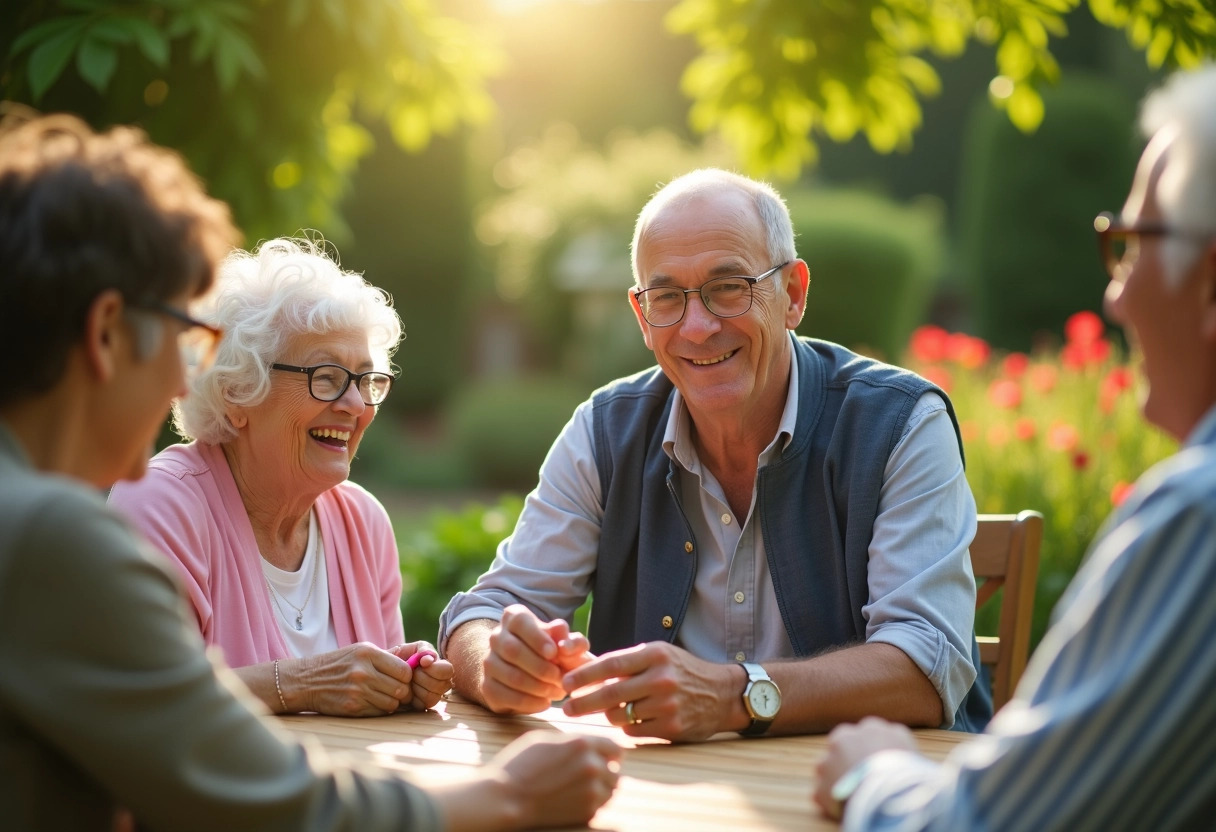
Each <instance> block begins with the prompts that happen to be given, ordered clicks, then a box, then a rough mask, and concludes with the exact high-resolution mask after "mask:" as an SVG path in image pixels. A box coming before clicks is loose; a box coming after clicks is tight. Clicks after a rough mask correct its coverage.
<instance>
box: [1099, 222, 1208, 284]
mask: <svg viewBox="0 0 1216 832" xmlns="http://www.w3.org/2000/svg"><path fill="white" fill-rule="evenodd" d="M1094 231H1096V232H1098V251H1099V253H1100V254H1101V256H1102V265H1104V266H1105V267H1106V272H1107V274H1109V275H1110V277H1111V280H1115V281H1118V282H1120V283H1121V282H1123V281H1124V280H1127V274H1128V272H1129V271H1130V270H1131V268H1132V266H1134V265H1135V264H1136V259H1137V258H1138V257H1139V256H1140V238H1141V237H1188V238H1190V239H1193V240H1209V239H1211V238H1212V237H1214V236H1216V233H1213V232H1210V231H1209V232H1206V233H1205V232H1201V231H1189V230H1186V229H1181V228H1174V227H1172V226H1169V225H1166V224H1165V223H1163V222H1146V223H1143V224H1141V225H1124V224H1123V222H1122V221H1121V220H1120V219H1119V218H1118V217H1116V216H1115V215H1114V214H1112V213H1110V212H1109V211H1103V212H1102V213H1101V214H1098V216H1097V217H1096V218H1095V219H1094Z"/></svg>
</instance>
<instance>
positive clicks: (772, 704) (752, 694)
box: [747, 679, 781, 719]
mask: <svg viewBox="0 0 1216 832" xmlns="http://www.w3.org/2000/svg"><path fill="white" fill-rule="evenodd" d="M747 701H748V702H750V703H751V706H752V713H753V714H754V716H755V718H756V719H772V718H773V717H775V716H776V715H777V711H778V709H780V708H781V691H779V690H777V686H776V685H774V684H773V683H772V682H770V681H768V680H767V679H760V680H758V681H755V682H753V683H752V686H751V689H750V690H748V692H747Z"/></svg>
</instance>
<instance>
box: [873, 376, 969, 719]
mask: <svg viewBox="0 0 1216 832" xmlns="http://www.w3.org/2000/svg"><path fill="white" fill-rule="evenodd" d="M975 528H976V512H975V500H974V498H973V497H972V495H971V489H970V487H969V486H968V485H967V478H966V476H965V474H964V472H963V461H962V457H961V455H960V453H959V448H958V439H957V435H956V433H955V431H954V425H953V422H952V421H951V419H950V415H949V413H947V411H946V405H945V402H943V401H942V399H941V397H940V396H938V395H937V394H936V393H925V394H924V395H923V396H922V397H921V398H920V400H919V401H918V402H917V404H916V407H915V408H914V409H913V411H912V414H911V416H909V418H908V427H907V429H906V431H905V433H904V436H903V438H902V439H901V440H900V441H899V443H898V444H897V445H896V447H895V449H894V450H893V451H892V452H891V456H890V458H889V459H888V461H887V467H886V471H885V472H884V481H883V487H882V493H881V495H880V497H879V504H878V516H877V518H876V519H875V521H874V534H873V538H872V540H871V542H870V550H869V579H868V580H869V600H868V602H867V604H866V606H865V607H864V608H863V609H862V614H863V615H864V616H865V619H866V641H867V642H882V643H886V644H890V645H893V646H895V647H898V648H899V649H900V650H902V651H903V652H904V653H906V654H907V655H908V657H909V658H910V659H912V661H913V662H915V663H916V665H917V666H918V667H919V668H920V669H921V671H922V672H923V673H924V674H925V676H926V677H927V678H928V679H929V681H930V682H931V683H932V684H933V687H934V688H935V689H936V690H937V693H938V695H939V696H940V697H941V700H942V713H943V714H944V715H945V716H946V723H945V725H944V727H949V725H951V724H953V715H954V713H955V711H956V710H957V709H958V707H959V704H960V703H961V702H962V701H963V697H964V696H966V694H967V691H968V690H970V689H971V685H972V683H973V682H974V681H975V677H976V668H975V666H974V665H973V664H972V662H971V658H970V655H971V639H972V633H973V630H974V626H975V577H974V574H973V573H972V571H971V559H970V556H969V553H968V546H970V544H971V541H972V539H973V538H974V537H975Z"/></svg>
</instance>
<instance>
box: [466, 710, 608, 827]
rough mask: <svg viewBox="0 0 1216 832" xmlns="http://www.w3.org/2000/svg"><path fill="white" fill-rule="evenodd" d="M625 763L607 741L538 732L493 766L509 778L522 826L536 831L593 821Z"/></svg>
mask: <svg viewBox="0 0 1216 832" xmlns="http://www.w3.org/2000/svg"><path fill="white" fill-rule="evenodd" d="M620 759H621V749H620V747H619V746H617V744H616V743H614V742H613V741H612V740H610V739H608V738H607V737H593V736H571V735H564V734H559V733H557V732H555V731H532V732H530V733H528V734H525V735H524V736H523V737H520V738H519V739H518V740H516V741H515V742H513V743H511V744H510V745H508V746H507V747H506V748H504V749H503V750H502V752H501V753H499V754H498V756H497V757H495V758H494V760H492V761H491V763H490V766H491V767H492V768H497V769H499V770H501V772H502V773H503V774H504V775H505V777H506V781H507V783H508V788H509V789H510V790H511V791H512V792H513V794H512V795H511V797H512V798H513V799H514V800H515V801H517V802H518V807H519V810H520V813H519V815H518V817H519V819H520V821H521V822H520V824H519V826H520V828H523V829H531V828H534V827H538V826H581V825H583V824H586V823H587V822H588V821H590V820H591V818H592V816H593V815H594V814H595V812H596V810H597V809H599V808H600V807H601V806H603V805H604V804H605V803H607V802H608V798H610V797H611V796H612V792H613V790H614V789H615V788H616V784H617V780H618V779H619V778H620V774H619V772H620ZM512 814H515V813H514V812H513V813H512Z"/></svg>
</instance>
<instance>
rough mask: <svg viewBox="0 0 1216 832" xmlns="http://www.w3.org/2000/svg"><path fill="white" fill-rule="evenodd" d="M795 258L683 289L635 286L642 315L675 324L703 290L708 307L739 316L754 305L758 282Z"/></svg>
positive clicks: (720, 314) (722, 315)
mask: <svg viewBox="0 0 1216 832" xmlns="http://www.w3.org/2000/svg"><path fill="white" fill-rule="evenodd" d="M791 262H792V261H790V260H786V261H785V262H784V263H782V264H780V265H778V266H773V267H772V268H771V269H769V270H768V271H766V272H765V273H764V274H760V275H756V276H755V277H748V276H746V275H730V276H728V277H715V278H713V279H712V280H707V281H705V282H704V283H702V284H701V285H700V286H698V287H697V288H696V289H681V288H679V287H678V286H655V287H654V288H651V289H635V290H634V291H633V296H634V297H635V298H637V301H638V308H639V309H641V310H642V317H643V318H645V319H646V323H648V324H650V325H651V326H675V325H676V324H678V323H679V322H680V321H682V320H684V312H685V311H686V310H687V309H688V296H689V295H691V294H699V295H700V296H701V302H702V303H704V304H705V308H706V309H708V310H709V311H710V312H712V313H713V314H714V315H717V316H718V317H719V318H737V317H739V316H740V315H742V314H743V313H744V312H746V311H747V310H749V309H751V308H752V301H753V300H754V297H755V292H754V288H753V287H755V285H756V284H757V283H759V282H760V281H761V280H764V279H765V278H766V277H769V276H770V275H773V274H776V273H777V272H779V271H781V270H782V269H784V268H785V267H786V266H788V265H789V264H790V263H791Z"/></svg>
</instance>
